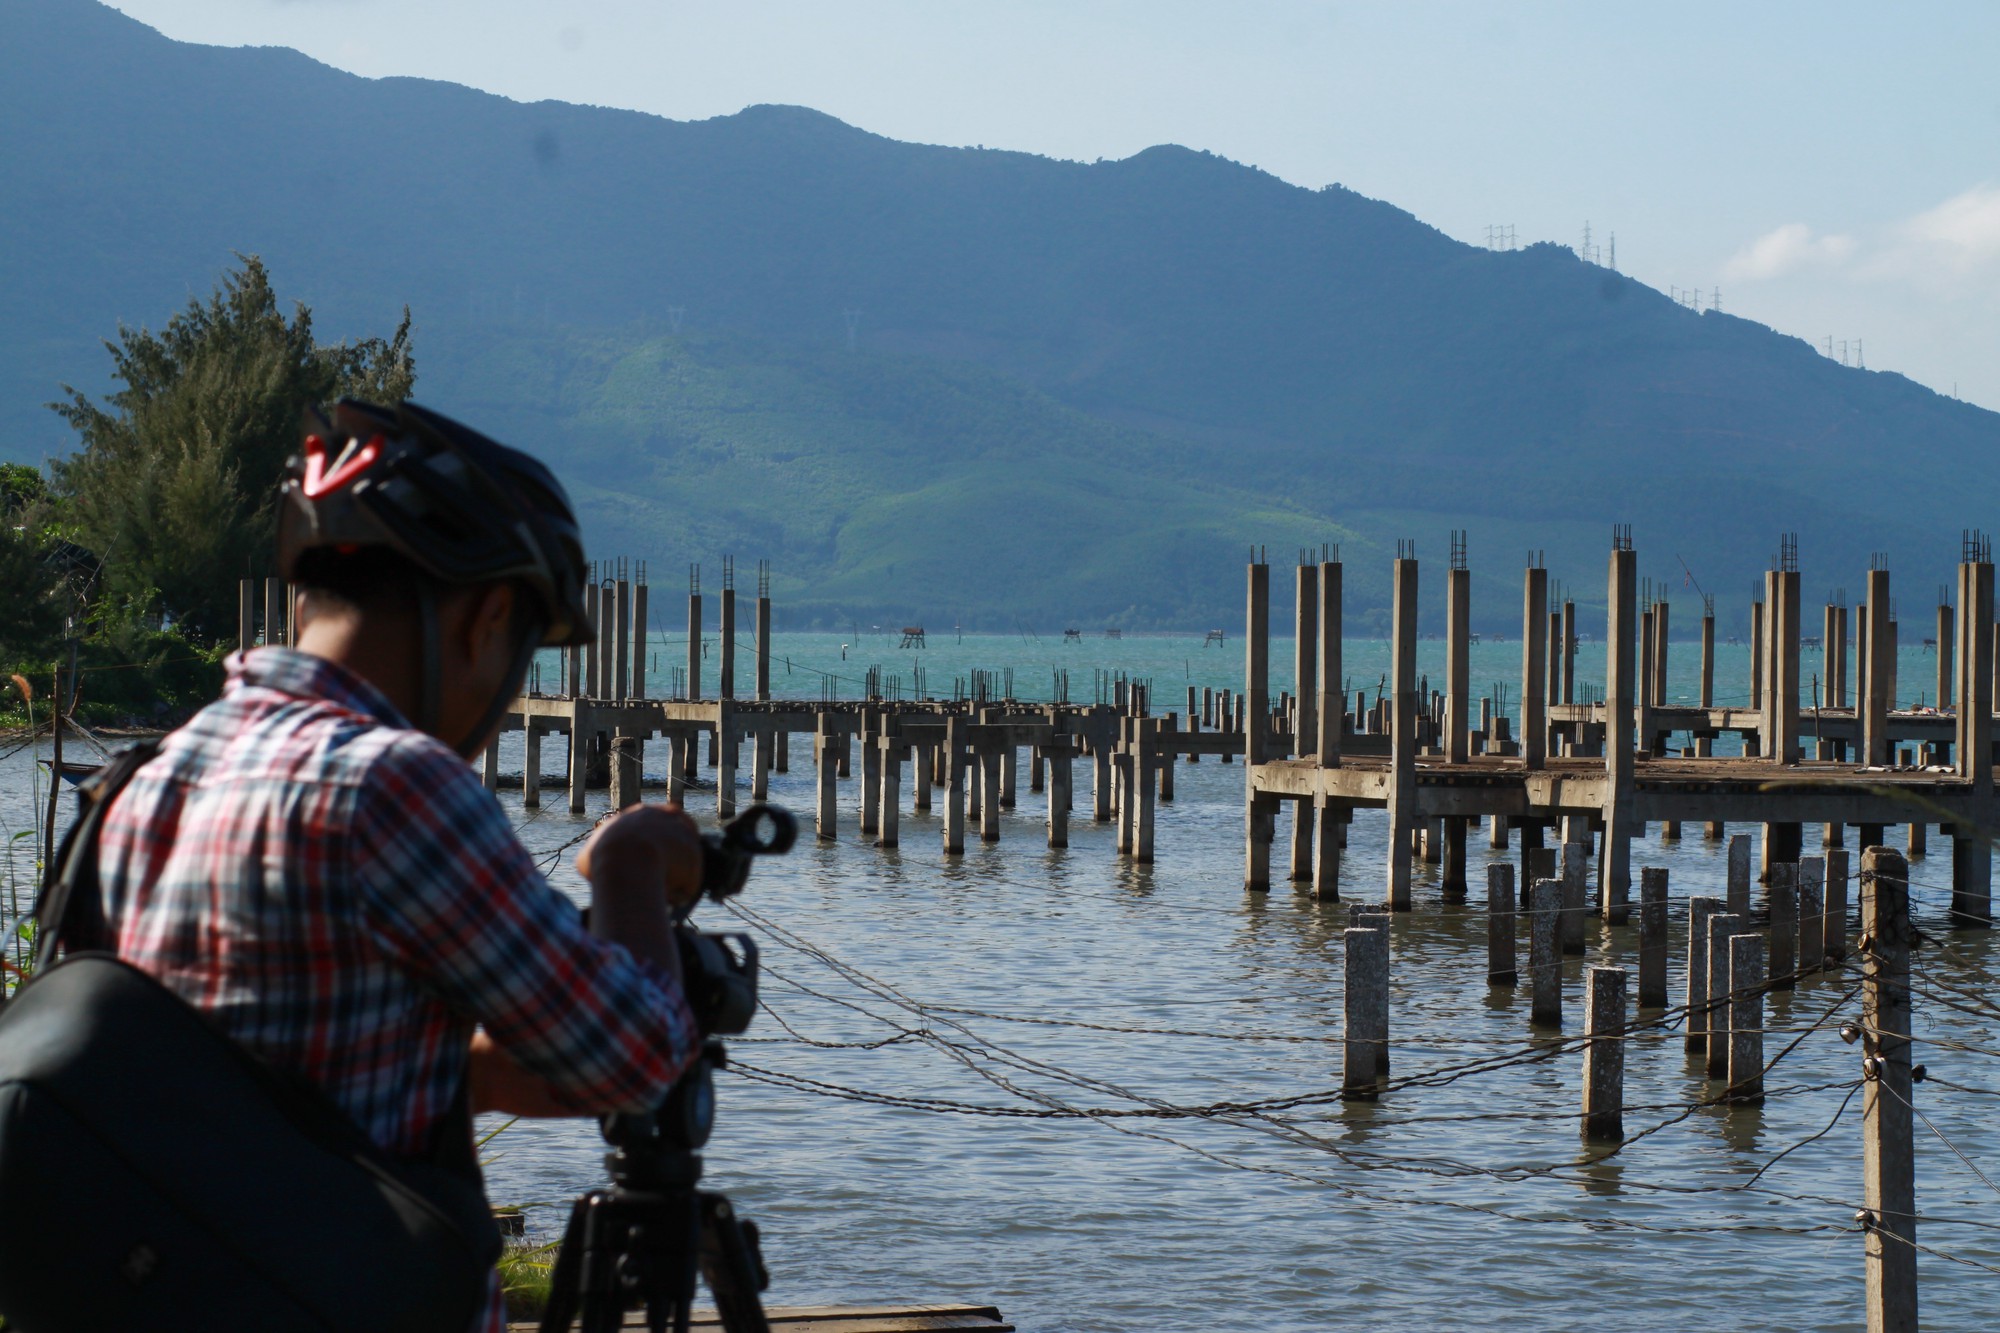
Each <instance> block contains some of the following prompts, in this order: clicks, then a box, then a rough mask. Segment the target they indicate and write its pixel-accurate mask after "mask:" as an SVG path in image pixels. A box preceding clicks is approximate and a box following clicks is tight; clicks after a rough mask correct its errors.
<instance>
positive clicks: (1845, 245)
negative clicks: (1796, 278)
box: [1722, 222, 1854, 282]
mask: <svg viewBox="0 0 2000 1333" xmlns="http://www.w3.org/2000/svg"><path fill="white" fill-rule="evenodd" d="M1853 253H1854V238H1853V237H1852V236H1815V235H1813V230H1812V228H1811V227H1808V226H1807V225H1806V224H1805V223H1803V222H1787V223H1786V224H1785V225H1784V226H1782V227H1779V228H1776V229H1775V230H1773V231H1768V232H1766V233H1764V234H1763V235H1762V236H1759V237H1758V238H1757V239H1756V240H1754V241H1752V242H1750V244H1749V245H1746V246H1745V247H1743V249H1741V250H1739V251H1737V252H1736V254H1735V255H1733V256H1732V257H1731V258H1730V260H1729V262H1728V263H1727V264H1725V265H1723V269H1722V275H1723V277H1725V278H1729V279H1731V280H1734V281H1744V280H1748V281H1752V282H1755V281H1760V280H1763V279H1766V278H1777V277H1782V276H1784V275H1785V274H1787V273H1790V272H1792V271H1793V270H1794V269H1798V268H1803V267H1805V266H1807V265H1809V264H1838V263H1841V262H1842V261H1843V260H1845V259H1847V258H1848V256H1850V255H1852V254H1853Z"/></svg>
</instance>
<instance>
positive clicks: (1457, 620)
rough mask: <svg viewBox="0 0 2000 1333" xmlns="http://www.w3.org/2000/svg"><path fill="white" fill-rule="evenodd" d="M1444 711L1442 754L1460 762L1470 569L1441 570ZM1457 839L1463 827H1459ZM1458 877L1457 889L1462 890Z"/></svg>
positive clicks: (1466, 723) (1468, 728) (1468, 694)
mask: <svg viewBox="0 0 2000 1333" xmlns="http://www.w3.org/2000/svg"><path fill="white" fill-rule="evenodd" d="M1444 591H1445V605H1444V620H1445V641H1444V662H1445V665H1444V674H1445V711H1444V758H1445V762H1446V763H1448V764H1462V763H1464V762H1465V761H1466V759H1467V758H1468V757H1470V755H1471V753H1472V751H1471V748H1470V744H1469V739H1468V738H1469V737H1470V735H1471V732H1472V571H1471V570H1469V569H1450V570H1447V571H1446V572H1445V582H1444ZM1459 833H1460V837H1461V840H1462V839H1463V836H1464V829H1463V828H1461V829H1460V830H1459ZM1464 888H1465V886H1464V882H1463V878H1462V877H1461V881H1460V884H1459V890H1460V892H1463V891H1464Z"/></svg>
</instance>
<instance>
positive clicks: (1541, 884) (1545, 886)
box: [1528, 879, 1563, 1028]
mask: <svg viewBox="0 0 2000 1333" xmlns="http://www.w3.org/2000/svg"><path fill="white" fill-rule="evenodd" d="M1562 888H1563V886H1562V881H1561V880H1559V879H1541V880H1536V881H1535V887H1534V888H1533V889H1532V890H1531V891H1530V892H1529V897H1528V910H1529V919H1528V981H1529V986H1530V988H1531V992H1530V994H1531V998H1530V1003H1529V1013H1528V1021H1529V1022H1530V1023H1533V1024H1534V1025H1535V1026H1536V1027H1553V1028H1559V1027H1561V1026H1562V944H1561V940H1560V936H1559V931H1560V924H1561V920H1562Z"/></svg>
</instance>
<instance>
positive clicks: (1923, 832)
mask: <svg viewBox="0 0 2000 1333" xmlns="http://www.w3.org/2000/svg"><path fill="white" fill-rule="evenodd" d="M1928 833H1929V826H1928V825H1926V824H1924V823H1922V822H1918V823H1914V824H1911V825H1910V826H1909V837H1908V840H1907V841H1906V842H1905V843H1904V844H1903V856H1904V857H1905V859H1907V860H1911V861H1921V860H1922V859H1924V857H1926V856H1928V855H1929V854H1930V846H1929V841H1930V840H1929V837H1928Z"/></svg>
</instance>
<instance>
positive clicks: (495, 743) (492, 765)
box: [479, 734, 500, 791]
mask: <svg viewBox="0 0 2000 1333" xmlns="http://www.w3.org/2000/svg"><path fill="white" fill-rule="evenodd" d="M479 785H480V786H482V787H484V788H486V790H488V791H498V790H500V737H499V735H498V734H495V736H494V737H493V739H492V740H490V741H488V742H487V743H486V751H485V753H483V754H481V755H480V756H479Z"/></svg>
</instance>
